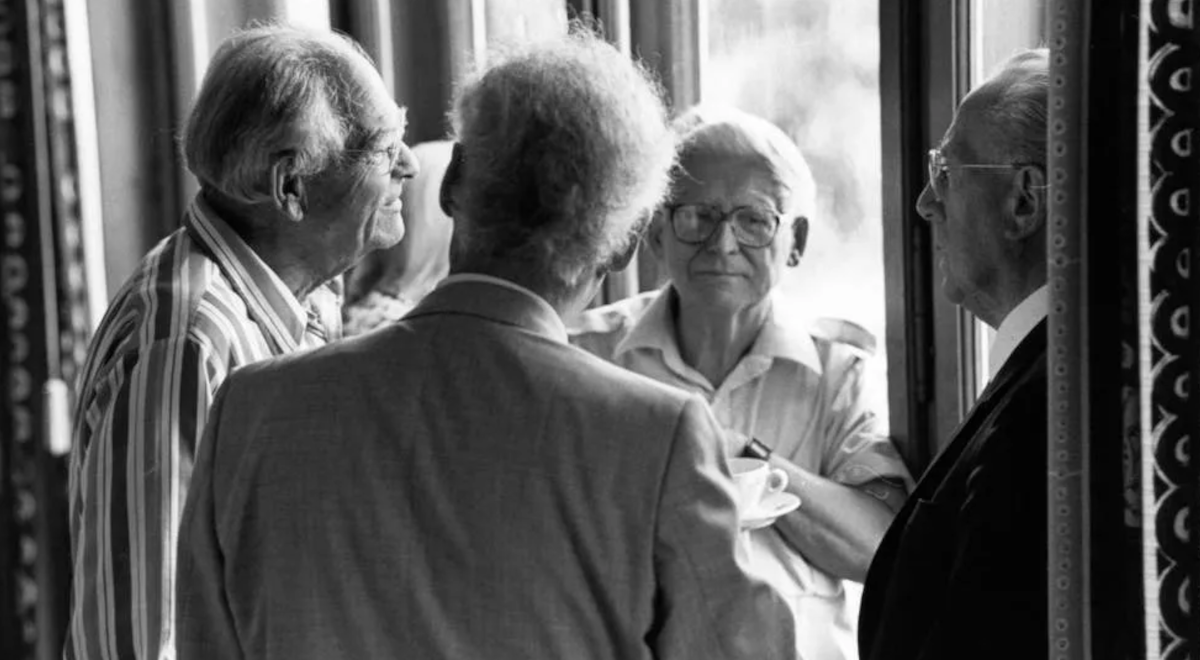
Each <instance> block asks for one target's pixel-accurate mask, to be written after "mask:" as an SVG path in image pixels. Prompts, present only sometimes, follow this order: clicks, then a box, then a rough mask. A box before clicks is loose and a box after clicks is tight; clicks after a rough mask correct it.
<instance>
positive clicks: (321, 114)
mask: <svg viewBox="0 0 1200 660" xmlns="http://www.w3.org/2000/svg"><path fill="white" fill-rule="evenodd" d="M356 57H361V58H363V59H364V60H365V61H367V62H370V61H371V60H370V58H369V57H368V56H367V54H366V53H365V52H364V51H363V50H362V48H361V47H360V46H359V45H358V44H357V43H355V42H354V41H353V40H352V39H350V38H349V37H346V36H344V35H340V34H337V33H334V32H317V31H309V30H305V29H301V28H295V27H290V26H286V25H279V24H268V25H260V26H256V27H252V28H249V29H245V30H241V31H239V32H237V33H235V34H234V35H233V36H231V37H229V38H228V39H226V40H225V41H224V42H222V44H221V46H220V47H219V48H218V49H217V52H216V53H214V54H213V57H212V60H211V61H210V62H209V65H208V70H207V72H206V73H205V74H204V81H203V83H201V85H200V92H199V94H198V95H197V97H196V101H195V103H194V104H193V105H192V110H191V113H190V114H189V115H188V119H187V125H186V127H185V129H184V132H183V135H182V138H181V145H180V148H181V151H182V152H183V157H184V161H185V162H186V163H187V167H188V169H189V170H190V171H191V172H192V174H194V175H195V176H196V178H197V179H199V181H200V183H201V185H202V186H204V187H206V188H211V189H214V190H216V191H217V192H219V193H221V194H224V195H225V196H227V197H229V198H231V199H233V200H236V201H239V202H242V203H246V204H254V203H257V202H261V201H265V200H267V199H270V195H271V186H270V180H271V179H270V177H271V169H272V167H273V166H274V165H275V164H276V163H277V162H279V161H281V160H286V162H287V163H288V165H289V167H290V170H289V171H290V172H292V173H295V174H297V175H300V176H309V175H313V174H318V173H320V172H323V171H324V170H325V169H326V168H328V167H329V166H330V165H331V164H333V163H334V162H335V161H336V160H337V159H338V158H339V157H340V156H342V155H343V151H344V150H345V148H346V147H347V146H349V143H351V142H352V141H354V140H358V139H362V137H363V136H360V135H359V131H360V130H361V126H360V124H359V123H358V118H359V116H360V113H361V99H362V90H361V89H358V86H357V84H356V83H355V82H354V81H353V78H352V77H351V76H349V75H347V71H348V70H349V68H350V64H351V62H352V60H353V58H356Z"/></svg>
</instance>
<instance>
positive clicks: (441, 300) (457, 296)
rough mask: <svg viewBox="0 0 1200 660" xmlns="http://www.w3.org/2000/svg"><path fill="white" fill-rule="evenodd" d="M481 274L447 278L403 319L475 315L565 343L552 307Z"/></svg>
mask: <svg viewBox="0 0 1200 660" xmlns="http://www.w3.org/2000/svg"><path fill="white" fill-rule="evenodd" d="M494 280H496V278H493V277H489V276H482V275H471V276H470V277H456V276H453V275H452V276H450V277H448V278H446V279H445V280H443V281H442V283H441V284H439V285H438V287H437V288H436V289H434V290H433V291H432V292H430V293H429V295H427V296H425V298H424V299H423V300H422V301H421V303H420V304H419V305H417V307H416V308H415V309H414V310H413V311H412V312H410V313H409V314H408V316H406V317H405V318H408V319H411V318H416V317H419V316H430V315H434V314H459V315H466V316H475V317H477V318H482V319H487V320H489V321H494V322H496V323H502V324H504V325H510V326H514V327H518V328H521V329H523V330H527V331H529V332H533V333H535V334H538V335H542V336H543V337H546V338H547V339H551V340H554V341H557V342H560V343H563V344H565V343H567V330H566V327H565V326H564V325H563V321H562V319H561V318H560V317H559V316H558V313H557V312H555V311H554V308H553V307H551V306H550V304H549V303H547V302H546V301H545V300H544V299H542V298H540V297H538V296H537V294H535V293H533V292H532V291H529V290H528V289H525V288H524V287H519V286H517V285H514V284H512V283H510V282H500V281H494Z"/></svg>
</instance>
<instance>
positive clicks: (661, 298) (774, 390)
mask: <svg viewBox="0 0 1200 660" xmlns="http://www.w3.org/2000/svg"><path fill="white" fill-rule="evenodd" d="M674 295H675V294H674V291H673V290H672V289H671V288H670V287H669V286H668V287H667V288H665V289H663V290H662V291H654V292H648V293H644V294H642V295H639V296H636V297H633V298H628V299H625V300H622V301H619V302H617V303H614V304H611V305H607V306H604V307H599V308H596V309H592V310H588V311H587V312H584V313H583V314H582V315H581V316H580V317H579V318H578V319H577V320H575V321H574V322H573V323H572V324H571V328H570V331H571V335H572V336H571V340H572V343H574V344H576V345H577V346H580V347H582V348H584V349H587V350H589V351H591V352H592V353H595V354H596V355H598V356H600V357H602V358H605V359H607V360H610V361H612V362H614V363H616V364H618V365H621V366H623V367H625V368H627V369H630V370H632V371H634V372H637V373H640V374H643V375H645V376H649V377H651V378H654V379H655V380H658V381H660V382H663V383H667V384H670V385H674V386H676V387H678V388H680V389H683V390H686V391H689V392H694V393H697V394H699V395H701V396H703V397H704V398H705V399H706V400H707V401H708V402H709V405H710V406H711V407H712V409H713V412H714V414H715V415H716V417H717V420H718V421H719V422H720V423H721V425H722V426H723V427H724V428H725V429H726V430H727V431H733V433H727V435H726V438H725V439H726V447H725V451H726V453H727V454H728V455H729V456H735V455H737V454H738V453H740V452H741V450H742V446H743V444H744V442H745V441H744V438H745V436H753V437H756V438H758V439H759V440H760V441H762V442H763V443H765V444H766V445H768V446H770V447H771V448H772V449H773V450H774V451H775V453H776V454H778V455H780V456H782V457H784V458H786V459H788V460H789V461H791V462H793V463H795V464H796V465H798V466H799V467H801V468H804V469H805V470H808V471H810V472H812V473H814V474H818V475H820V476H823V477H826V478H829V479H831V480H833V481H836V482H838V483H841V484H844V485H847V486H858V485H862V484H865V483H867V482H869V481H873V480H876V479H886V480H888V481H891V482H893V483H897V484H904V485H906V486H908V487H911V484H912V479H911V477H910V476H909V473H908V470H907V469H906V468H905V466H904V463H903V461H902V460H901V458H900V455H899V453H898V452H897V450H896V447H895V446H894V445H893V444H892V442H891V441H890V440H889V439H888V438H887V437H886V436H885V435H884V434H882V433H880V432H879V428H880V426H881V420H878V419H876V417H875V414H874V412H873V411H872V410H871V409H870V408H869V407H868V406H867V405H866V403H865V402H866V397H865V395H864V387H865V385H866V383H865V379H864V371H865V362H866V360H867V359H868V357H869V356H870V354H871V352H872V351H873V348H874V338H873V337H872V336H871V335H870V333H868V332H867V331H865V330H863V329H861V328H859V327H858V326H855V325H853V324H850V323H849V322H845V321H836V320H831V319H825V320H819V321H809V320H807V319H805V318H803V317H802V316H800V315H799V314H798V313H797V312H796V311H795V310H792V309H790V308H789V307H787V306H786V305H785V304H784V303H783V302H782V301H779V300H776V301H774V302H773V305H772V313H771V315H770V317H769V318H768V320H767V322H766V324H765V325H764V326H763V328H762V330H761V331H760V333H759V336H758V338H757V339H756V340H755V342H754V344H753V345H752V346H751V348H750V350H749V351H748V352H747V354H746V355H745V356H744V357H743V358H742V359H741V361H740V362H738V364H737V365H736V366H735V367H734V368H733V370H732V371H731V372H730V373H729V375H728V376H727V377H726V378H725V381H724V382H723V383H721V384H720V385H717V386H714V385H713V384H712V383H710V382H708V380H707V379H706V378H705V377H704V376H703V375H702V374H700V373H699V372H698V371H696V370H695V369H693V368H692V367H690V366H689V365H688V364H686V363H685V362H684V361H683V358H682V356H681V354H680V351H679V347H678V344H677V341H676V332H675V323H674V320H673V318H672V312H671V307H672V302H671V299H672V297H673V296H674ZM801 506H803V504H802V505H801ZM749 534H750V539H749V541H750V556H751V561H752V564H753V566H754V569H755V571H756V572H757V573H758V574H759V575H760V576H761V577H763V578H764V579H766V580H767V581H768V582H769V583H770V584H771V585H772V586H774V587H775V588H776V589H777V590H778V591H779V592H780V593H781V594H782V595H783V596H784V599H785V600H787V601H788V604H789V605H790V606H791V609H792V612H793V615H794V616H795V618H796V642H797V652H798V654H799V655H800V657H802V658H804V659H805V660H843V659H846V658H854V657H857V654H856V651H855V647H856V643H855V631H854V624H855V621H854V620H853V615H852V608H850V607H849V604H848V603H847V595H846V590H845V589H844V585H843V584H842V582H841V580H839V579H837V578H834V577H832V576H830V575H828V574H826V573H824V572H823V571H821V570H820V569H818V568H816V567H815V566H813V565H812V564H810V563H809V562H808V561H807V560H806V559H805V558H804V557H803V556H801V555H800V554H798V553H797V552H796V551H795V550H794V549H793V548H792V546H790V545H788V544H787V543H786V542H785V541H784V540H783V538H782V537H781V536H780V535H779V533H778V532H776V531H775V530H774V529H772V528H771V527H767V528H764V529H761V530H755V531H751V532H750V533H749Z"/></svg>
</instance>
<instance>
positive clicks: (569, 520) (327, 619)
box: [178, 32, 794, 660]
mask: <svg viewBox="0 0 1200 660" xmlns="http://www.w3.org/2000/svg"><path fill="white" fill-rule="evenodd" d="M454 125H455V133H456V136H455V140H456V145H455V147H454V152H453V156H452V160H451V163H450V165H449V167H448V169H447V173H446V176H445V178H444V180H443V183H442V187H441V202H442V206H443V207H444V208H445V210H446V211H447V213H448V214H449V215H450V216H451V217H453V218H454V221H455V230H454V231H455V234H454V242H455V245H454V249H453V250H452V253H451V266H450V273H451V274H450V276H449V277H448V278H446V279H445V280H444V281H443V282H442V283H441V284H440V285H439V286H438V287H437V288H436V289H434V290H433V291H432V292H431V293H429V294H428V295H427V296H426V297H425V298H424V299H423V300H422V301H421V303H420V304H418V305H417V307H416V308H415V309H414V310H413V311H412V312H410V313H409V314H408V315H406V316H405V317H404V318H403V319H401V320H400V321H398V322H396V323H394V324H391V325H389V326H387V327H385V328H382V329H380V330H377V331H375V332H370V333H367V334H364V335H361V336H359V337H356V338H352V339H348V340H345V341H343V342H340V343H339V344H337V345H334V346H329V347H326V348H323V349H320V350H318V351H314V352H311V353H307V354H304V355H298V356H290V357H288V358H284V359H281V360H276V361H272V362H268V363H262V364H257V365H251V366H249V367H246V368H245V369H242V370H240V371H238V372H237V373H235V374H233V375H232V376H231V377H230V378H229V379H228V380H227V381H226V383H225V386H224V387H223V389H222V390H221V393H220V394H219V395H218V397H217V403H216V404H215V406H214V408H213V412H212V422H211V423H210V424H209V427H208V432H207V433H206V435H205V437H204V440H203V442H202V443H201V445H200V448H199V453H200V456H199V459H198V460H197V464H196V472H195V475H194V481H193V488H192V491H191V493H190V494H189V496H188V503H187V507H186V509H185V513H184V521H183V526H182V529H181V531H180V541H179V551H180V559H179V575H178V579H179V590H180V604H179V628H180V647H179V648H180V658H181V659H182V660H200V659H201V658H204V659H207V658H266V657H271V658H289V660H303V659H305V658H312V659H314V660H316V659H325V658H429V659H435V658H445V659H452V658H453V659H459V658H488V659H489V660H530V659H537V658H547V659H549V658H570V659H571V660H591V659H596V660H601V659H603V660H617V659H620V660H637V659H649V658H662V659H678V660H684V659H687V660H706V659H708V658H757V659H772V658H791V657H792V653H793V644H794V642H793V627H792V622H791V616H790V614H789V612H788V610H787V607H786V605H785V604H784V603H783V602H782V600H781V599H780V598H779V596H778V595H777V594H776V593H775V592H774V591H773V590H772V589H771V588H770V587H769V586H767V585H766V584H764V583H763V582H761V581H758V580H756V579H754V578H752V577H750V576H749V575H748V574H747V573H746V572H745V570H744V566H743V564H742V563H741V562H740V561H739V559H738V555H737V514H736V509H735V505H734V496H735V493H734V490H733V487H732V484H731V482H730V473H729V466H728V463H727V462H726V460H725V456H724V454H723V453H722V452H721V446H720V438H719V436H718V434H719V430H718V428H717V425H716V423H715V421H714V420H713V419H712V416H711V414H710V413H709V412H708V409H707V407H706V406H705V405H704V402H703V401H702V400H701V399H699V398H698V397H694V396H688V395H686V394H684V393H681V392H679V391H677V390H674V389H672V388H667V387H664V386H662V385H661V384H659V383H655V382H653V381H652V380H650V379H647V378H643V377H641V376H638V375H636V374H632V373H629V372H628V371H625V370H623V369H619V368H617V367H614V366H613V365H611V364H608V363H606V362H604V361H602V360H600V359H598V358H596V357H594V356H592V355H590V354H588V353H586V352H585V351H582V350H579V349H577V348H574V347H572V346H571V345H570V344H569V343H568V342H567V331H566V328H565V327H564V325H563V322H562V320H561V318H562V317H563V316H566V315H570V314H573V313H576V312H577V311H578V310H580V309H583V308H584V307H585V306H586V305H587V303H588V301H589V300H590V299H591V298H592V297H593V296H594V295H595V294H596V292H597V291H598V290H599V288H600V285H601V283H602V281H603V279H604V277H605V275H606V274H607V273H608V272H610V271H612V270H614V269H617V268H621V267H623V266H624V265H625V264H626V263H627V262H628V260H629V258H630V256H631V255H632V254H633V252H634V249H635V246H636V242H637V240H636V239H637V235H638V232H639V231H640V229H641V226H642V224H643V223H644V220H645V218H646V217H647V213H648V211H649V210H650V209H652V208H653V207H654V206H655V205H656V204H657V203H658V201H659V200H660V198H661V197H662V195H663V193H664V191H665V190H666V188H667V183H668V173H669V170H670V167H671V164H672V162H673V160H674V140H673V136H672V134H671V131H670V130H669V127H668V124H667V120H666V113H665V110H664V107H663V104H662V101H661V99H660V98H659V96H658V93H657V91H656V87H655V86H654V85H653V83H652V82H651V81H650V80H648V79H647V77H646V75H645V73H644V72H643V71H642V70H641V69H640V67H638V66H636V65H635V64H634V63H633V62H632V61H631V60H630V59H629V58H628V57H626V56H623V55H621V54H620V52H619V51H617V50H616V49H615V48H614V47H612V46H611V45H609V44H607V43H605V42H604V41H603V40H601V39H599V38H598V37H596V36H593V35H591V34H588V33H586V32H580V33H578V34H575V35H573V36H570V37H562V38H559V39H556V40H552V41H548V42H544V43H537V44H530V45H527V46H524V47H521V48H518V49H515V50H512V51H509V52H506V53H498V54H496V55H495V57H493V58H492V59H491V62H490V65H489V67H488V68H486V69H484V70H483V71H482V72H480V73H479V74H477V75H476V76H474V77H473V78H471V79H470V80H468V81H467V82H466V84H465V85H464V86H463V87H462V89H461V91H460V95H459V97H458V99H457V101H456V103H455V108H454Z"/></svg>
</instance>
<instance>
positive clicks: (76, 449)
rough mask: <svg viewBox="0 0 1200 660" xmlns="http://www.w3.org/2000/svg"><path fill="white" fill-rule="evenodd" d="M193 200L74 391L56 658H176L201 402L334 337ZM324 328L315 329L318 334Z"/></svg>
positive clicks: (139, 277)
mask: <svg viewBox="0 0 1200 660" xmlns="http://www.w3.org/2000/svg"><path fill="white" fill-rule="evenodd" d="M339 308H340V294H339V292H338V291H337V289H336V287H335V286H333V283H331V284H327V285H326V286H323V287H320V288H318V289H317V290H316V291H314V292H313V293H312V294H311V295H310V296H309V298H308V299H307V301H306V304H305V305H301V304H300V302H299V301H297V300H296V298H295V296H294V295H293V294H292V293H291V292H290V291H289V290H288V288H287V287H286V286H285V285H284V283H283V281H282V280H280V279H279V277H278V276H277V275H276V274H275V273H274V272H273V271H272V270H271V269H270V268H269V267H268V266H267V265H266V264H265V263H264V262H263V261H262V260H261V259H260V258H259V257H258V256H257V255H256V254H255V253H254V252H253V250H251V249H250V247H249V246H248V245H246V243H245V242H243V241H242V240H241V239H240V238H239V237H238V236H237V234H235V233H234V231H233V230H232V229H231V228H230V227H229V225H227V224H226V223H225V222H223V221H222V220H221V219H220V218H219V217H217V215H216V214H215V213H214V212H213V211H212V209H211V208H210V207H208V206H207V205H206V204H204V202H203V200H201V199H200V198H199V197H197V198H196V199H195V200H194V201H193V202H192V204H191V205H190V207H189V208H188V210H187V212H186V213H185V215H184V222H183V227H181V228H180V229H179V230H177V231H175V232H174V233H173V234H171V235H170V236H168V237H167V238H165V239H163V241H162V242H161V243H159V244H158V245H157V246H155V247H154V249H153V250H151V251H150V252H149V253H148V254H147V255H146V257H145V258H144V259H143V260H142V262H141V264H140V265H139V267H138V269H137V270H136V272H135V273H134V274H133V276H132V277H131V278H130V279H129V281H128V282H127V283H126V284H125V286H123V287H122V288H121V290H120V291H119V292H118V293H117V295H116V297H115V298H114V299H113V301H112V304H111V305H110V307H109V309H108V312H107V314H106V315H105V317H104V320H103V321H102V322H101V324H100V327H99V329H98V330H97V332H96V335H95V336H94V337H93V338H92V342H91V345H90V346H89V349H88V357H87V361H86V362H85V364H84V368H83V371H82V373H81V374H80V380H79V383H78V390H77V394H78V396H77V399H76V407H75V416H74V446H73V449H72V452H71V463H70V507H71V508H70V516H71V520H70V527H71V550H72V557H73V563H74V570H73V583H72V603H71V620H70V627H69V629H68V631H67V640H66V645H65V648H64V650H63V655H64V657H65V658H68V659H72V658H74V659H78V660H90V659H96V658H100V659H105V660H107V659H115V658H121V659H126V658H138V659H139V660H140V659H148V658H174V657H175V652H174V639H173V637H174V635H173V630H174V619H175V598H174V595H175V540H176V534H177V532H178V528H179V517H180V515H181V513H182V510H183V504H184V499H185V497H186V495H187V488H188V483H189V481H190V479H191V473H192V463H193V457H194V456H195V453H196V442H197V441H198V440H199V439H200V437H201V434H202V433H203V430H204V422H205V419H206V417H207V416H208V409H209V406H210V405H211V403H212V400H213V396H214V395H215V394H216V391H217V388H218V387H219V386H220V385H221V382H222V381H224V380H225V378H226V376H228V375H229V373H230V372H231V371H233V370H234V369H236V368H237V367H240V366H242V365H245V364H248V363H251V362H256V361H258V360H262V359H265V358H269V357H272V356H276V355H282V354H286V353H291V352H293V351H296V350H298V349H301V348H310V347H316V346H319V345H321V344H323V343H324V342H325V340H326V339H327V338H335V337H337V336H338V335H339V334H340V321H339V319H340V309H339ZM322 326H323V327H322Z"/></svg>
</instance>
